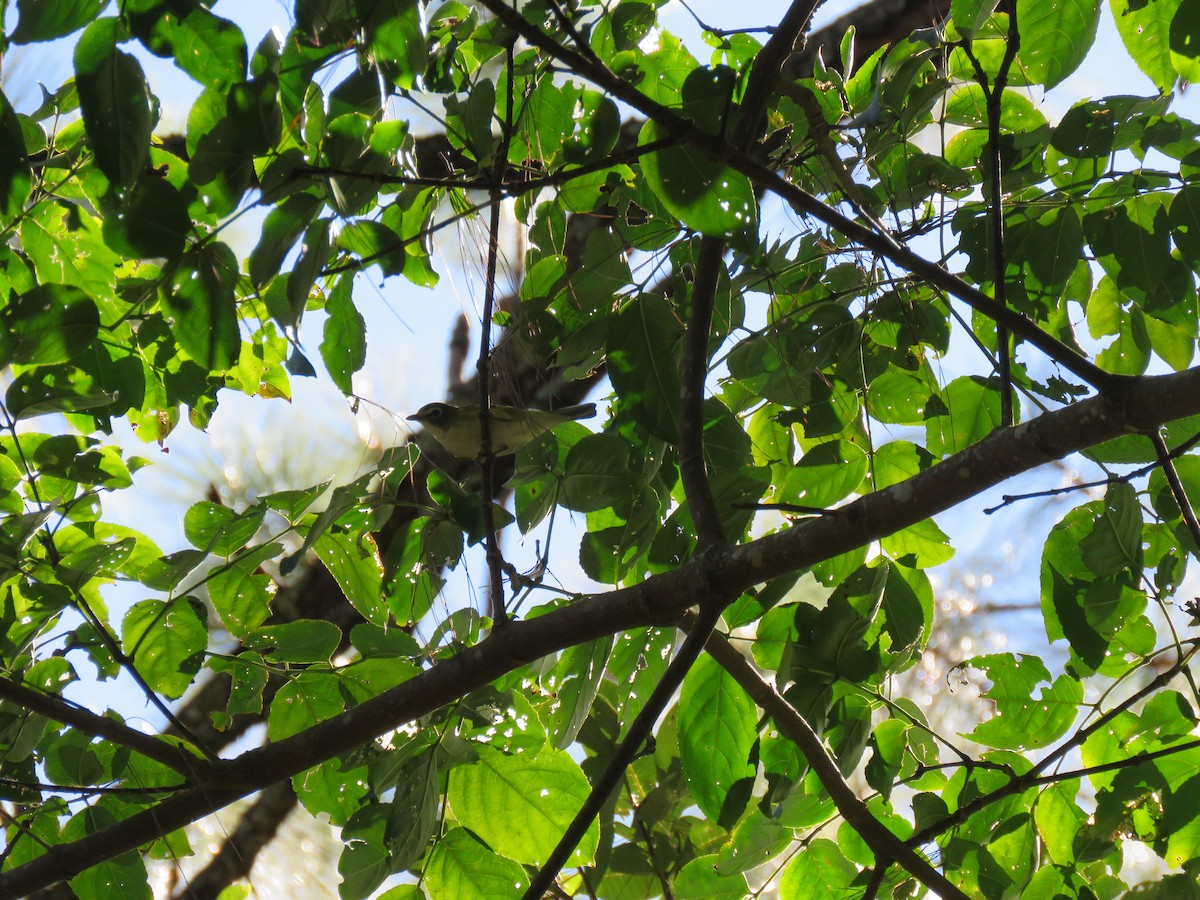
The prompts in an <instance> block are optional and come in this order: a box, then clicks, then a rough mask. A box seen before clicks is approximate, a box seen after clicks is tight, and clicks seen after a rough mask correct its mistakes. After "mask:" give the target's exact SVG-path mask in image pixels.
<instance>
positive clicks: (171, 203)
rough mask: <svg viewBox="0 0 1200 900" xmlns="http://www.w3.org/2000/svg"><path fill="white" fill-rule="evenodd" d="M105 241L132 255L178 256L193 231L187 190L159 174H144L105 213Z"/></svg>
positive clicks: (119, 250)
mask: <svg viewBox="0 0 1200 900" xmlns="http://www.w3.org/2000/svg"><path fill="white" fill-rule="evenodd" d="M103 231H104V241H105V243H107V244H108V245H109V246H110V247H112V248H113V249H114V250H116V251H117V252H118V253H121V254H123V255H125V256H130V257H143V258H150V257H159V256H161V257H168V258H170V257H175V256H178V255H179V254H180V253H182V252H183V248H184V244H185V242H186V241H187V239H188V237H190V236H191V234H192V219H191V216H190V215H189V214H188V201H187V198H186V197H185V196H184V194H183V192H182V191H180V190H179V189H178V188H176V187H175V186H174V185H172V184H171V183H170V182H169V181H167V180H166V179H165V178H161V177H159V176H158V175H157V174H143V175H142V176H141V177H140V178H139V179H138V181H137V183H136V184H135V185H134V186H133V189H132V190H130V191H127V192H125V193H124V194H123V195H122V196H121V197H119V198H118V200H117V202H116V203H114V204H112V209H111V210H109V211H108V213H107V215H106V216H105V217H104V226H103Z"/></svg>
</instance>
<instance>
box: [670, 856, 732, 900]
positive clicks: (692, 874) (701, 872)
mask: <svg viewBox="0 0 1200 900" xmlns="http://www.w3.org/2000/svg"><path fill="white" fill-rule="evenodd" d="M716 863H717V856H716V854H710V855H708V856H698V857H696V858H695V859H693V860H691V861H690V862H688V863H687V864H686V865H684V867H683V868H682V869H680V870H679V874H678V875H676V876H675V881H674V882H673V883H672V884H671V894H672V896H674V897H676V898H677V900H742V898H744V897H745V896H746V889H747V885H746V876H745V875H743V874H742V873H741V872H735V873H734V874H732V875H722V874H721V873H720V872H718V871H717V866H716Z"/></svg>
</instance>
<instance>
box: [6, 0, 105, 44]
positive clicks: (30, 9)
mask: <svg viewBox="0 0 1200 900" xmlns="http://www.w3.org/2000/svg"><path fill="white" fill-rule="evenodd" d="M106 6H108V0H17V13H18V14H19V15H20V19H19V21H18V22H17V27H16V28H15V29H13V33H12V34H11V35H10V36H9V40H10V41H12V42H13V43H14V44H30V43H34V42H36V41H52V40H54V39H55V38H60V37H63V36H64V35H68V34H70V33H71V32H72V31H75V30H77V29H79V28H82V27H83V26H84V25H86V24H88V23H89V22H94V21H95V20H96V18H97V17H98V16H99V15H100V13H101V12H102V11H103V10H104V7H106Z"/></svg>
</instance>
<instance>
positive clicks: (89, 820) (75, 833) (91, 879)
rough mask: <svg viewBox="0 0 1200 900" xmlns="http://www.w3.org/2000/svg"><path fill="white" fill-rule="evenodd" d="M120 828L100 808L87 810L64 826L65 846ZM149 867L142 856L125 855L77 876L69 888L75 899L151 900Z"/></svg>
mask: <svg viewBox="0 0 1200 900" xmlns="http://www.w3.org/2000/svg"><path fill="white" fill-rule="evenodd" d="M116 824H117V817H116V816H115V815H114V814H113V813H112V811H111V810H109V809H108V808H106V807H105V806H103V805H101V804H96V805H94V806H88V807H85V808H84V809H83V810H81V811H80V812H78V813H76V814H75V815H74V816H72V817H71V820H70V821H69V822H67V824H66V825H65V826H63V831H62V840H63V841H64V842H70V841H78V840H81V839H83V838H85V837H89V836H91V835H94V834H95V833H96V832H98V831H100V830H101V829H103V828H108V827H111V826H113V825H116ZM147 879H148V875H147V873H146V863H145V861H144V860H143V859H142V856H141V854H139V853H122V854H119V855H114V856H112V857H111V858H109V859H106V860H104V861H103V862H101V863H99V864H98V865H95V866H92V867H91V868H88V869H86V870H84V872H83V873H82V874H79V875H76V876H75V877H74V878H72V879H71V880H70V881H69V882H68V884H69V885H70V889H71V890H72V891H74V892H75V896H76V897H114V896H115V897H121V898H128V900H151V898H152V897H153V892H152V891H151V890H150V884H149V882H148V880H147Z"/></svg>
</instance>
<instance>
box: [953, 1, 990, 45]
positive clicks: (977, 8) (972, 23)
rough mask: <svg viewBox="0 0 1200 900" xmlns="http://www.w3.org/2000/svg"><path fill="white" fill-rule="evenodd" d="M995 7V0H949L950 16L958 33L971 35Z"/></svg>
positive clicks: (964, 35) (965, 35)
mask: <svg viewBox="0 0 1200 900" xmlns="http://www.w3.org/2000/svg"><path fill="white" fill-rule="evenodd" d="M995 8H996V0H951V3H950V18H951V19H953V20H954V27H955V29H956V30H957V31H958V33H959V34H961V35H962V36H963V37H971V36H972V35H974V34H975V32H976V31H978V30H979V27H980V26H981V25H983V23H984V22H986V21H987V20H988V17H989V16H990V15H991V14H992V11H993V10H995Z"/></svg>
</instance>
